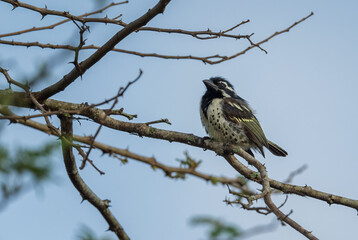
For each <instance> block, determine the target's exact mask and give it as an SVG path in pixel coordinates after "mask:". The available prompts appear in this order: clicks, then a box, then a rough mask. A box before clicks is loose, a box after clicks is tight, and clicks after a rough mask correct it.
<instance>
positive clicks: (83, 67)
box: [36, 0, 170, 102]
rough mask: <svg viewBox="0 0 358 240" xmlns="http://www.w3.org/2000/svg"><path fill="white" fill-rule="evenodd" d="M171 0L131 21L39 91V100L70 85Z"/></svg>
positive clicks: (166, 0)
mask: <svg viewBox="0 0 358 240" xmlns="http://www.w3.org/2000/svg"><path fill="white" fill-rule="evenodd" d="M169 2H170V0H160V1H159V2H158V3H157V4H156V5H155V6H154V7H153V8H152V9H150V10H149V11H148V12H146V13H145V14H144V15H142V16H141V17H139V18H138V19H136V20H135V21H133V22H131V23H129V24H128V25H127V26H126V27H125V28H123V29H122V30H120V31H119V32H117V33H116V34H115V35H114V36H113V37H112V38H111V39H109V40H108V41H107V42H106V43H105V44H104V45H103V46H101V47H100V48H99V49H98V50H97V51H96V52H94V53H93V54H92V55H91V56H89V57H88V58H87V59H86V60H84V61H83V62H81V63H79V67H78V68H76V67H75V68H73V69H72V71H71V72H69V73H68V74H67V75H65V76H64V77H63V78H62V79H61V80H60V81H58V82H56V83H55V84H53V85H51V86H49V87H47V88H45V89H43V90H42V91H40V92H38V93H37V96H36V97H37V99H38V101H40V102H41V101H43V100H45V99H47V98H49V97H51V96H53V95H54V94H56V93H58V92H60V91H63V90H64V89H65V88H66V87H67V86H68V85H70V84H71V83H72V82H74V81H75V80H76V79H77V78H78V77H79V76H80V75H82V74H84V73H85V72H86V71H87V70H88V69H89V68H90V67H92V66H93V65H94V64H96V63H97V62H98V61H99V60H100V59H102V58H103V57H104V56H105V55H106V54H107V53H108V52H109V51H111V50H112V49H113V48H114V47H115V46H116V45H117V43H119V42H120V41H121V40H123V39H124V38H125V37H127V36H128V35H129V34H131V33H132V32H133V31H135V30H136V29H138V28H139V27H142V26H144V25H146V24H147V23H148V22H149V21H150V20H151V19H152V18H154V17H155V16H156V15H158V14H159V13H163V12H164V9H165V7H166V6H167V4H168V3H169Z"/></svg>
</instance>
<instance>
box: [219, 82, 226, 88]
mask: <svg viewBox="0 0 358 240" xmlns="http://www.w3.org/2000/svg"><path fill="white" fill-rule="evenodd" d="M218 87H219V88H221V89H223V88H226V85H225V83H223V82H219V83H218Z"/></svg>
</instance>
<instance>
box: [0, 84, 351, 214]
mask: <svg viewBox="0 0 358 240" xmlns="http://www.w3.org/2000/svg"><path fill="white" fill-rule="evenodd" d="M27 98H28V96H26V94H24V93H20V92H10V93H9V92H7V91H6V90H0V104H9V103H12V105H14V106H24V105H25V103H27V105H26V107H32V108H33V106H32V105H31V101H29V100H28V99H27ZM16 104H18V105H16ZM44 107H45V108H48V109H50V110H51V111H59V110H61V109H62V110H70V111H72V110H75V111H80V113H81V114H80V115H82V116H86V117H88V118H90V119H92V120H93V121H95V122H97V123H100V122H101V119H102V118H103V116H104V115H105V114H106V113H105V112H104V111H103V110H101V109H98V108H87V106H86V105H83V104H75V103H68V102H62V101H57V100H52V99H48V100H46V101H45V102H44ZM103 125H104V126H106V127H108V128H112V129H116V130H119V131H124V132H128V133H132V134H136V135H138V136H146V137H149V138H156V139H162V140H166V141H169V142H179V143H184V144H187V145H191V146H195V147H199V148H202V149H211V150H213V151H215V152H217V153H218V154H220V155H223V154H224V153H225V152H226V153H230V152H233V151H234V152H235V153H236V154H238V155H240V156H241V157H243V158H245V157H249V155H248V154H247V153H246V152H245V151H243V150H242V149H240V148H237V147H235V146H232V145H226V144H222V143H219V142H216V141H210V140H206V139H204V138H200V137H198V136H195V135H193V134H187V133H181V132H175V131H168V130H163V129H159V128H154V127H151V126H148V125H147V124H145V123H131V122H123V121H119V120H116V119H114V118H111V117H110V116H108V117H107V118H106V119H105V121H104V123H103ZM227 160H228V159H227ZM229 163H230V164H231V165H232V166H233V167H234V168H235V169H236V170H238V171H239V173H240V174H242V175H243V176H245V177H246V178H247V179H249V180H251V181H255V182H258V183H260V182H261V177H260V174H258V173H257V172H255V171H252V170H251V169H249V168H247V167H246V166H245V165H243V164H242V163H240V162H239V161H234V162H229ZM269 183H270V186H271V187H273V188H275V189H277V190H280V191H282V192H284V193H290V194H297V195H300V196H308V197H312V198H315V199H319V200H323V201H325V202H327V203H328V204H339V205H344V206H347V207H350V208H354V209H356V210H358V200H354V199H349V198H345V197H341V196H338V195H334V194H330V193H325V192H322V191H318V190H315V189H313V188H311V187H309V186H307V185H306V186H297V185H293V184H288V183H283V182H279V181H276V180H274V179H269Z"/></svg>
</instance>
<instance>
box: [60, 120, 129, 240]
mask: <svg viewBox="0 0 358 240" xmlns="http://www.w3.org/2000/svg"><path fill="white" fill-rule="evenodd" d="M60 119H61V134H62V137H61V141H62V152H63V159H64V162H65V166H66V171H67V174H68V176H69V178H70V180H71V182H72V184H73V185H74V186H75V188H76V189H77V190H78V191H79V193H80V194H81V196H82V198H83V199H84V200H88V201H89V202H90V203H91V204H92V205H93V206H94V207H96V208H97V209H98V211H99V212H100V213H101V214H102V216H103V217H104V219H106V221H107V223H108V224H109V230H111V231H113V232H114V233H115V234H116V235H117V237H118V238H119V239H122V240H129V237H128V235H127V234H126V232H125V231H124V229H123V227H122V226H121V225H120V224H119V222H118V221H117V219H116V218H115V217H114V216H113V214H112V212H111V211H110V210H109V207H110V206H109V202H110V201H109V200H101V199H100V198H99V197H98V196H97V195H96V194H95V193H94V192H93V191H92V190H91V189H90V188H89V187H88V186H87V184H86V183H85V182H84V181H83V179H82V178H81V176H80V175H79V173H78V170H77V165H76V161H75V158H74V156H73V153H72V145H69V144H68V142H70V143H72V140H73V130H72V119H70V118H67V117H65V116H63V115H62V117H61V118H60Z"/></svg>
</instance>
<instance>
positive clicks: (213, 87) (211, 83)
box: [203, 77, 237, 97]
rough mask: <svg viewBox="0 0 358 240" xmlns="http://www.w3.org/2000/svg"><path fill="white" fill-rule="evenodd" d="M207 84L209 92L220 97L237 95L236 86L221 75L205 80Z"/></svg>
mask: <svg viewBox="0 0 358 240" xmlns="http://www.w3.org/2000/svg"><path fill="white" fill-rule="evenodd" d="M203 83H204V84H205V86H206V89H207V93H210V94H211V95H216V96H220V97H237V95H236V93H235V90H234V86H233V85H232V84H231V83H230V82H229V81H227V80H225V79H224V78H221V77H213V78H210V79H208V80H203Z"/></svg>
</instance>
